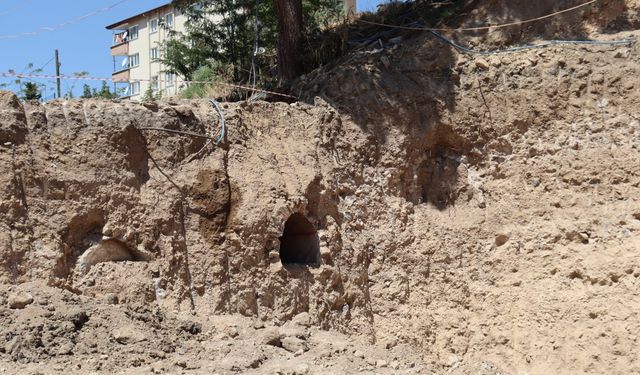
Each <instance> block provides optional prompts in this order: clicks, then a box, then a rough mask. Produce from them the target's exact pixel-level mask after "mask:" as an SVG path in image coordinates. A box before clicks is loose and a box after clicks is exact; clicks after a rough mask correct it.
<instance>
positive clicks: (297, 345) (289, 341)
mask: <svg viewBox="0 0 640 375" xmlns="http://www.w3.org/2000/svg"><path fill="white" fill-rule="evenodd" d="M282 347H283V348H284V349H286V350H287V351H290V352H291V353H296V352H298V351H300V350H302V351H303V352H305V351H307V350H308V347H307V343H306V342H305V341H304V340H301V339H299V338H297V337H291V336H289V337H285V338H283V339H282Z"/></svg>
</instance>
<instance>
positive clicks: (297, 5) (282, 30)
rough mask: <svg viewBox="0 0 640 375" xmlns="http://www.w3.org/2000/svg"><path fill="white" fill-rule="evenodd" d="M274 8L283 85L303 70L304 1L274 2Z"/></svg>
mask: <svg viewBox="0 0 640 375" xmlns="http://www.w3.org/2000/svg"><path fill="white" fill-rule="evenodd" d="M273 7H274V9H275V11H276V17H277V18H278V73H279V76H280V82H281V83H283V82H287V81H290V80H292V79H293V78H295V77H297V76H298V75H299V74H300V71H301V69H302V64H301V62H302V60H301V58H302V0H273Z"/></svg>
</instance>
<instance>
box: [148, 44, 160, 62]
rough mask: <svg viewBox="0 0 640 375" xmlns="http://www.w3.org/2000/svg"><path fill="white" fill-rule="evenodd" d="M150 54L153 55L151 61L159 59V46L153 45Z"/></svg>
mask: <svg viewBox="0 0 640 375" xmlns="http://www.w3.org/2000/svg"><path fill="white" fill-rule="evenodd" d="M149 55H151V61H156V60H158V57H159V56H158V47H153V48H151V52H150V53H149Z"/></svg>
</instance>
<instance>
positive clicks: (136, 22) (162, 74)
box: [107, 4, 186, 100]
mask: <svg viewBox="0 0 640 375" xmlns="http://www.w3.org/2000/svg"><path fill="white" fill-rule="evenodd" d="M185 22H186V17H185V16H184V15H183V14H181V13H180V12H179V11H178V10H177V9H175V8H174V7H173V6H171V4H167V5H163V6H160V7H158V8H154V9H151V10H149V11H147V12H144V13H141V14H138V15H135V16H133V17H129V18H127V19H125V20H122V21H119V22H116V23H114V24H112V25H109V26H107V30H111V31H113V44H112V46H111V56H112V58H113V67H114V72H113V74H112V79H113V82H114V84H115V86H116V87H117V88H118V91H119V92H120V93H121V94H122V96H123V97H129V98H131V99H133V100H141V99H142V97H143V96H144V95H145V93H146V92H147V90H148V89H149V87H151V90H152V92H153V95H154V96H158V95H161V96H162V97H170V96H174V95H176V94H177V93H178V92H179V90H180V88H181V87H182V86H183V85H184V82H183V81H182V80H181V79H180V77H178V76H176V75H175V74H171V73H168V72H166V69H167V68H166V66H163V64H161V63H160V62H159V61H158V58H159V57H160V54H161V46H162V43H163V42H164V41H166V40H168V39H169V38H170V37H171V32H184V30H185Z"/></svg>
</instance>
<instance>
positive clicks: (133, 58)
mask: <svg viewBox="0 0 640 375" xmlns="http://www.w3.org/2000/svg"><path fill="white" fill-rule="evenodd" d="M138 65H140V54H139V53H136V54H135V55H130V56H129V68H135V67H136V66H138Z"/></svg>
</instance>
